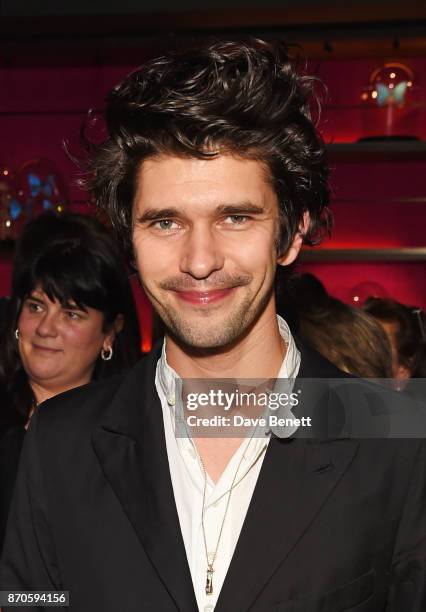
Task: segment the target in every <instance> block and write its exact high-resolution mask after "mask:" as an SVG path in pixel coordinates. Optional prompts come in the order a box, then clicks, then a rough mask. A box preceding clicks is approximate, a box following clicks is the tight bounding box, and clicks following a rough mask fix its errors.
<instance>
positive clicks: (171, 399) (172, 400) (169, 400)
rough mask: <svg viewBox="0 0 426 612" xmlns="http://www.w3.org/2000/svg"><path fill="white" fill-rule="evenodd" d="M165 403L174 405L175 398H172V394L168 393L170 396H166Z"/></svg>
mask: <svg viewBox="0 0 426 612" xmlns="http://www.w3.org/2000/svg"><path fill="white" fill-rule="evenodd" d="M167 403H168V405H169V406H174V405H175V403H176V402H175V398H174V397H173V396H172V395H170V396H169V397H168V398H167Z"/></svg>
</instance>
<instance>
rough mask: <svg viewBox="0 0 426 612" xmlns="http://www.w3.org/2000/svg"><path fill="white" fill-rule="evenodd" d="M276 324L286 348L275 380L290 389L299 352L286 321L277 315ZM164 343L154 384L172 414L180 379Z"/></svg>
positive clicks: (283, 433) (286, 434)
mask: <svg viewBox="0 0 426 612" xmlns="http://www.w3.org/2000/svg"><path fill="white" fill-rule="evenodd" d="M277 323H278V329H279V332H280V335H281V337H282V339H283V340H284V342H285V344H286V346H287V350H286V354H285V357H284V359H283V362H282V364H281V367H280V369H279V372H278V375H277V379H290V381H291V382H290V385H291V387H292V386H293V381H294V379H295V378H296V376H297V374H298V372H299V368H300V361H301V357H300V351H299V350H298V348H297V346H296V343H295V341H294V338H293V336H292V334H291V331H290V328H289V326H288V325H287V323H286V321H285V320H284V319H283V318H282V317H280V315H277ZM166 343H167V341H166V339H164V342H163V348H162V351H161V356H160V358H159V360H158V362H157V371H156V382H157V390H158V393H159V395H160V400H161V401H162V402H163V400H164V399H165V400H166V402H167V404H168V405H169V406H170V409H171V411H172V412H173V414H174V411H175V403H176V400H175V393H176V381H178V380H180V377H179V375H178V374H177V372H176V371H175V370H174V369H173V368H172V367H171V366H170V365H169V363H168V362H167V349H166ZM296 429H297V428H294V429H292V430H291V432H290V431H289V430H288V428H287V429H286V431H283V429H282V428H272V433H273V434H274V435H276V436H277V437H279V438H283V437H289V435H292V434H293V433H294V431H296Z"/></svg>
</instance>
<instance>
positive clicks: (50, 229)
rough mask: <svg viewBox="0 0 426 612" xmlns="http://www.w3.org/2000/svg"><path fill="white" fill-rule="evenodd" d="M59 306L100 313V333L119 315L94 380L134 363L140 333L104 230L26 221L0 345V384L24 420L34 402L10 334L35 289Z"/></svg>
mask: <svg viewBox="0 0 426 612" xmlns="http://www.w3.org/2000/svg"><path fill="white" fill-rule="evenodd" d="M36 287H37V288H41V289H42V290H43V291H44V292H45V293H46V294H47V296H48V297H49V299H51V300H58V301H59V302H60V303H61V304H62V305H69V304H73V303H75V304H76V305H77V306H78V307H79V308H83V309H84V308H85V307H89V308H95V309H96V310H99V311H101V312H102V313H103V316H104V330H108V329H110V328H111V326H112V325H114V322H115V320H116V317H117V315H118V314H122V315H123V328H122V329H121V331H119V332H118V333H117V335H116V338H115V341H114V355H113V358H112V359H111V360H110V361H103V360H102V359H101V358H100V357H99V358H98V361H97V363H96V365H95V370H94V373H93V379H101V378H105V377H107V376H110V375H112V374H115V373H119V372H121V371H122V370H123V369H125V368H127V367H130V366H131V365H133V364H134V363H135V361H136V360H137V359H138V357H139V354H140V333H139V325H138V318H137V313H136V309H135V305H134V301H133V295H132V290H131V287H130V283H129V279H128V274H127V270H126V267H125V264H124V262H123V258H122V255H121V253H120V250H119V248H118V245H117V243H116V242H115V240H114V239H113V238H112V236H111V235H110V234H109V232H108V230H107V229H106V228H105V227H104V226H103V225H101V224H100V223H99V222H98V221H97V220H96V219H93V218H91V217H88V216H85V215H77V214H62V215H60V216H56V215H54V214H52V213H46V214H43V215H40V216H38V217H37V218H36V219H34V220H33V221H31V222H30V223H28V224H27V225H26V226H25V228H24V230H23V232H22V234H21V237H20V239H19V240H18V242H17V244H16V249H15V257H14V265H13V273H12V294H11V298H10V300H9V303H8V307H7V313H6V318H5V325H4V326H3V336H2V342H1V347H0V382H1V383H2V384H3V385H4V386H6V387H7V390H8V391H9V393H10V394H11V396H12V399H13V401H14V404H15V406H16V408H17V411H18V412H19V413H20V414H21V415H22V417H23V418H24V420H26V419H27V417H28V414H29V411H30V410H31V407H32V405H33V402H34V396H33V393H32V390H31V387H30V385H29V383H28V380H27V376H26V373H25V371H24V369H23V366H22V363H21V359H20V356H19V351H18V346H17V342H16V338H15V335H14V332H15V329H16V327H17V322H18V318H19V315H20V313H21V309H22V305H23V302H24V300H25V299H26V298H28V296H30V295H31V293H32V291H33V290H34V289H35V288H36Z"/></svg>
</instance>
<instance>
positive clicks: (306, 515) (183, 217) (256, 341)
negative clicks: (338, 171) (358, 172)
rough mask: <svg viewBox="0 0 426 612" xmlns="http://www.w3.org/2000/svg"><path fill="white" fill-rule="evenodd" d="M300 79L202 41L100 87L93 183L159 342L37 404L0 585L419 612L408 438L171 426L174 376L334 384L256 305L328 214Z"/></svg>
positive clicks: (199, 606) (117, 605)
mask: <svg viewBox="0 0 426 612" xmlns="http://www.w3.org/2000/svg"><path fill="white" fill-rule="evenodd" d="M310 84H311V83H310V80H309V79H307V78H306V77H301V76H298V75H297V74H296V73H295V71H294V69H293V67H292V65H291V63H290V61H289V60H288V58H287V56H286V54H285V51H284V50H283V49H282V48H281V47H279V46H276V47H272V46H269V45H266V44H264V43H260V42H256V43H253V44H237V43H215V44H213V45H211V46H209V47H205V48H202V49H200V50H194V51H190V52H186V53H183V54H178V55H171V56H168V57H163V58H160V59H157V60H153V61H151V62H149V63H147V64H146V65H145V66H144V67H143V68H141V69H140V70H138V71H136V72H134V73H133V74H132V75H130V76H129V77H128V78H127V79H126V80H125V81H124V82H123V83H122V84H121V85H119V86H118V87H117V88H116V89H115V90H114V91H113V92H112V93H111V95H110V97H109V100H108V108H107V121H108V130H109V136H108V138H107V140H106V141H105V142H104V143H103V144H102V145H100V146H99V147H98V149H97V152H96V154H95V155H94V158H93V160H92V177H93V178H92V188H93V190H94V193H95V194H96V196H97V199H98V201H99V204H100V206H102V207H104V208H106V209H107V210H108V211H109V213H110V214H111V217H112V219H113V222H114V224H115V226H116V228H117V229H118V230H119V232H120V233H121V235H122V237H123V238H124V242H125V244H127V246H129V245H130V243H132V244H133V250H134V255H135V259H136V264H137V267H138V271H139V274H140V278H141V282H142V284H143V287H144V289H145V291H146V293H147V295H148V296H149V298H150V300H151V301H152V304H153V306H154V308H155V309H156V311H157V312H158V313H159V314H160V316H161V318H162V319H163V321H164V324H165V326H166V339H165V343H164V344H163V346H162V347H160V348H159V349H158V350H156V351H154V352H153V354H152V355H150V356H149V357H148V358H147V359H145V360H144V361H143V362H141V363H140V364H139V365H138V366H137V367H136V368H135V369H134V370H133V371H132V372H130V374H129V375H128V376H126V377H125V378H123V379H122V378H120V379H117V380H114V381H111V382H109V383H106V384H105V383H102V384H95V385H90V386H88V387H85V388H82V389H79V390H75V391H74V392H71V393H68V394H66V395H64V396H62V397H59V398H56V399H54V400H52V401H51V402H49V403H48V404H46V405H44V406H43V407H42V408H40V410H39V411H38V413H37V415H36V417H35V419H34V420H33V422H32V424H31V431H30V433H29V435H28V439H27V441H26V445H25V450H24V457H23V461H22V464H21V473H20V476H19V478H18V485H17V490H16V495H15V500H14V507H13V509H12V515H11V519H10V523H9V528H8V535H7V538H6V544H5V553H4V558H3V569H2V574H1V588H2V589H7V590H13V589H15V590H16V589H27V590H36V589H37V590H43V589H44V590H68V591H70V601H71V609H72V610H75V611H97V610H99V611H101V610H102V612H109V611H111V612H112V611H115V612H116V611H120V612H136V611H138V612H142V611H149V612H152V611H155V612H157V611H158V612H172V611H176V610H180V611H184V612H195V611H196V610H202V611H204V612H209V611H212V610H213V609H214V610H215V611H216V612H245V611H248V610H250V611H253V612H254V611H256V612H266V611H268V612H269V611H272V610H277V611H278V610H282V611H284V610H292V611H298V612H302V611H305V612H307V611H309V612H319V611H321V612H338V611H340V610H350V609H354V610H355V609H356V610H363V611H366V612H367V611H369V612H373V611H374V612H382V611H383V612H384V611H385V609H386V610H392V612H395V611H401V612H402V610H410V611H411V612H420V610H423V609H424V603H425V565H424V556H425V516H426V515H425V504H424V501H425V494H424V484H425V478H424V467H425V465H424V464H425V455H424V446H423V444H422V442H420V441H417V440H410V441H398V440H356V439H348V438H344V437H340V438H339V439H330V438H329V439H305V438H304V437H303V436H298V435H297V433H300V432H296V434H295V435H291V436H288V435H286V434H285V433H284V436H281V435H278V434H279V433H280V432H279V431H278V432H277V434H275V433H274V432H273V431H270V432H269V434H270V435H268V436H267V437H265V436H263V437H262V436H259V437H257V436H255V435H252V436H251V437H248V438H246V439H241V438H238V437H235V436H233V437H225V436H222V437H221V438H214V437H201V436H198V437H194V438H191V437H186V438H185V437H179V436H178V435H177V424H178V421H179V418H181V417H182V415H181V413H180V412H179V410H178V404H179V400H180V399H181V398H179V397H177V393H176V382H179V381H180V380H181V379H207V380H209V379H218V378H226V379H234V380H241V379H262V380H270V379H275V378H284V379H294V378H295V377H298V380H302V379H304V378H313V377H322V378H329V377H331V378H338V377H339V376H342V374H340V373H339V371H338V370H336V369H335V368H334V366H332V365H331V364H330V363H329V362H327V361H325V360H324V359H322V358H321V357H320V356H319V355H317V354H316V353H312V352H310V351H308V350H306V349H303V348H302V347H298V346H297V345H296V342H295V340H294V339H293V338H292V336H291V333H290V330H289V329H288V327H287V325H286V324H285V322H284V321H283V320H282V319H277V316H276V311H275V299H274V278H275V275H276V267H277V264H278V265H280V266H286V265H289V264H291V263H292V262H293V261H294V260H295V259H296V257H297V254H298V252H299V250H300V248H301V245H302V242H304V241H305V242H307V243H313V242H314V241H315V240H316V239H318V238H319V237H320V235H321V234H322V233H323V232H324V231H326V230H327V227H328V223H329V221H328V217H327V215H326V204H327V201H328V193H327V186H326V179H327V171H326V165H325V159H324V147H323V143H322V142H321V140H320V138H319V136H318V135H317V134H316V131H315V129H314V127H313V125H312V122H311V120H310V118H309V107H308V98H307V96H308V94H309V88H310ZM299 429H300V428H299ZM292 431H293V432H294V429H293V430H292ZM6 609H7V608H6ZM24 609H26V608H24Z"/></svg>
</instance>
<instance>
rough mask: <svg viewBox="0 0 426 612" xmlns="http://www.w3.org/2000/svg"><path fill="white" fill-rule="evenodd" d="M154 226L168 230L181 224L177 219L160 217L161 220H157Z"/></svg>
mask: <svg viewBox="0 0 426 612" xmlns="http://www.w3.org/2000/svg"><path fill="white" fill-rule="evenodd" d="M153 227H155V228H156V229H159V230H162V231H166V232H167V231H170V230H174V229H177V228H178V227H179V226H178V224H177V223H176V221H172V220H171V219H160V220H159V221H155V223H153Z"/></svg>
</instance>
